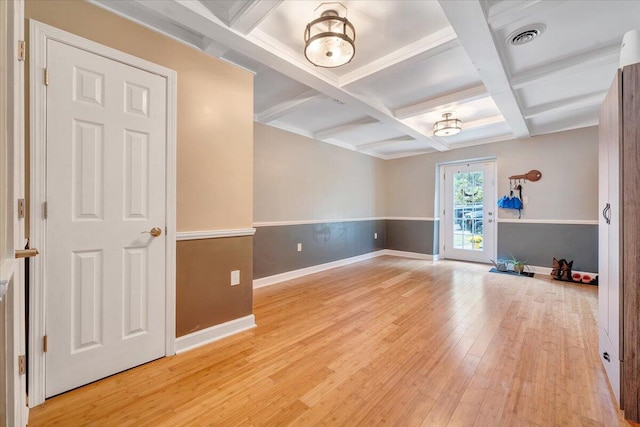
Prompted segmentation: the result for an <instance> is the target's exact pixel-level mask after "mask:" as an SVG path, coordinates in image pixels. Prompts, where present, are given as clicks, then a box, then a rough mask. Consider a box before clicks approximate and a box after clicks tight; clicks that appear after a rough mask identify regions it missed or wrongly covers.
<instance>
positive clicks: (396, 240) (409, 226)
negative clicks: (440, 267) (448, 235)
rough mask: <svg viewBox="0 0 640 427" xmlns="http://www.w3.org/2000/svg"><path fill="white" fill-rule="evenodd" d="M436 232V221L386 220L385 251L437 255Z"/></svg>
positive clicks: (437, 228)
mask: <svg viewBox="0 0 640 427" xmlns="http://www.w3.org/2000/svg"><path fill="white" fill-rule="evenodd" d="M438 230H439V223H438V221H428V220H425V221H416V220H401V219H388V220H387V247H386V249H393V250H396V251H405V252H417V253H421V254H428V255H437V254H438Z"/></svg>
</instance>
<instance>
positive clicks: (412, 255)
mask: <svg viewBox="0 0 640 427" xmlns="http://www.w3.org/2000/svg"><path fill="white" fill-rule="evenodd" d="M383 252H384V253H383V254H382V255H390V256H397V257H402V258H413V259H423V260H426V261H438V258H439V255H429V254H422V253H419V252H406V251H396V250H393V249H385V250H384V251H383Z"/></svg>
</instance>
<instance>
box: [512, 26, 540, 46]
mask: <svg viewBox="0 0 640 427" xmlns="http://www.w3.org/2000/svg"><path fill="white" fill-rule="evenodd" d="M545 28H546V27H545V26H544V25H542V24H535V25H527V26H526V27H523V28H520V29H518V30H516V31H514V32H513V33H511V34H509V37H508V38H507V41H508V42H509V44H512V45H514V46H520V45H523V44H525V43H529V42H530V41H533V40H534V39H536V38H538V37H539V36H541V35H542V33H543V32H544V30H545Z"/></svg>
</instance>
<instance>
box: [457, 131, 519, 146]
mask: <svg viewBox="0 0 640 427" xmlns="http://www.w3.org/2000/svg"><path fill="white" fill-rule="evenodd" d="M512 139H516V137H515V135H514V134H512V133H505V134H503V135H496V136H492V137H489V138H485V139H475V140H473V141H467V142H461V143H459V144H451V149H454V150H455V149H457V148H465V147H474V146H476V145H484V144H493V143H494V142H502V141H509V140H512Z"/></svg>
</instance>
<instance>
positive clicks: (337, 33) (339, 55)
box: [304, 3, 356, 68]
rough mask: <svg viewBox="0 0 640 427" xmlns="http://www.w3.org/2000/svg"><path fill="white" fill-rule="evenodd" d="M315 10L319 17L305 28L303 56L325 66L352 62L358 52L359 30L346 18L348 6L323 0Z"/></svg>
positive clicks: (318, 65)
mask: <svg viewBox="0 0 640 427" xmlns="http://www.w3.org/2000/svg"><path fill="white" fill-rule="evenodd" d="M339 11H343V14H342V15H343V16H344V17H342V16H340V13H339ZM315 12H316V14H318V13H319V14H320V17H319V18H316V19H314V20H313V21H311V22H309V23H308V24H307V28H306V29H305V31H304V56H305V57H306V58H307V60H308V61H309V62H311V63H312V64H313V65H315V66H317V67H323V68H335V67H340V66H341V65H344V64H348V63H349V62H351V60H352V59H353V56H354V55H355V53H356V47H355V45H354V44H353V42H354V41H355V39H356V30H355V29H354V28H353V25H352V24H351V22H349V20H348V19H347V8H346V7H344V6H343V5H342V3H322V4H321V5H320V6H318V8H316V10H315Z"/></svg>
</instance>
